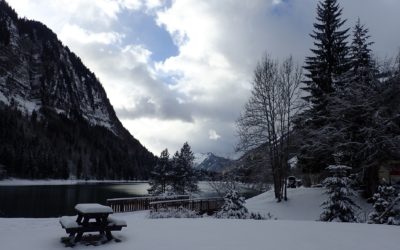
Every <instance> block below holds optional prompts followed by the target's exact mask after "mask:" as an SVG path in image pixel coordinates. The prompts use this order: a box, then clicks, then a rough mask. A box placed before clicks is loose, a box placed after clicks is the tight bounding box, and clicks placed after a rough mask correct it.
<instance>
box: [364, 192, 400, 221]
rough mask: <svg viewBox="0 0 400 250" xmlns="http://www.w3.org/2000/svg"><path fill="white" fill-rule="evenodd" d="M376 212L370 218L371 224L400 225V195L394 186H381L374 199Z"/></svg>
mask: <svg viewBox="0 0 400 250" xmlns="http://www.w3.org/2000/svg"><path fill="white" fill-rule="evenodd" d="M372 200H373V201H374V209H375V211H373V212H371V213H370V214H369V215H368V217H369V221H368V223H371V224H389V225H400V211H398V210H397V211H396V209H398V208H396V205H397V204H398V203H399V200H400V194H399V193H398V192H397V191H396V189H395V188H394V187H393V186H389V185H380V186H378V191H377V192H376V193H375V194H374V196H373V197H372Z"/></svg>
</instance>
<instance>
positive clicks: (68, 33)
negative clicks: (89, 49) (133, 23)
mask: <svg viewBox="0 0 400 250" xmlns="http://www.w3.org/2000/svg"><path fill="white" fill-rule="evenodd" d="M59 36H60V38H61V39H62V40H64V41H69V42H72V41H74V42H80V43H83V44H89V43H103V44H116V43H120V42H121V40H122V38H123V37H124V35H123V34H120V33H117V32H91V31H89V30H85V29H83V28H81V27H79V26H77V25H70V24H66V25H64V26H63V28H62V30H61V32H60V33H59Z"/></svg>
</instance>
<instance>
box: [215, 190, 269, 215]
mask: <svg viewBox="0 0 400 250" xmlns="http://www.w3.org/2000/svg"><path fill="white" fill-rule="evenodd" d="M224 200H225V202H224V205H223V206H222V208H221V210H220V211H218V212H217V213H216V214H215V217H216V218H219V219H253V220H266V219H271V218H272V215H271V214H269V213H268V214H267V216H266V217H265V216H263V215H261V214H259V213H249V211H248V210H247V208H246V207H245V206H244V204H245V200H244V198H243V197H241V196H240V195H239V193H238V191H236V190H235V189H230V190H228V192H227V193H226V195H225V197H224Z"/></svg>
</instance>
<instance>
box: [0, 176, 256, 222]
mask: <svg viewBox="0 0 400 250" xmlns="http://www.w3.org/2000/svg"><path fill="white" fill-rule="evenodd" d="M148 188H149V184H148V183H147V182H129V183H123V182H117V183H87V184H85V183H83V184H74V185H33V186H0V217H27V218H46V217H59V216H62V215H74V214H76V212H75V211H74V206H75V205H76V204H77V203H101V204H105V203H106V200H107V199H110V198H124V197H137V196H144V195H148V192H147V189H148ZM199 188H200V193H199V194H198V195H199V196H200V197H211V196H216V193H215V192H214V191H213V190H212V189H211V188H210V186H209V185H208V183H207V182H200V183H199ZM242 193H243V195H244V196H245V197H246V198H248V197H251V196H253V195H255V194H256V193H255V192H254V191H251V190H247V189H244V190H243V192H242Z"/></svg>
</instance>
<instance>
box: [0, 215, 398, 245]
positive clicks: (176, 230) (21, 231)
mask: <svg viewBox="0 0 400 250" xmlns="http://www.w3.org/2000/svg"><path fill="white" fill-rule="evenodd" d="M146 214H147V212H141V213H126V214H116V215H115V216H116V217H118V218H120V219H123V220H125V221H126V222H127V223H128V227H127V228H125V229H123V230H122V231H121V232H117V233H114V235H115V236H116V237H118V238H119V239H121V242H119V243H116V242H109V243H107V244H104V245H100V246H96V247H93V246H85V245H83V244H78V245H77V246H76V247H75V248H74V249H112V250H132V249H135V250H172V249H173V250H180V249H182V250H187V249H190V250H204V249H216V250H225V249H226V250H245V249H251V250H257V249H260V250H265V249H281V250H286V249H287V250H293V249H307V250H321V249H324V250H342V249H343V250H345V249H346V250H348V249H352V250H353V249H355V250H356V249H360V250H361V249H362V250H376V249H380V250H393V249H397V248H398V246H399V244H400V239H399V237H398V236H399V234H400V227H396V226H383V225H368V224H351V223H324V222H313V221H280V220H276V221H275V220H266V221H265V220H264V221H255V220H222V219H213V218H202V219H147V218H146ZM65 236H67V235H66V233H65V231H64V230H62V229H61V226H60V225H59V223H58V219H57V218H49V219H4V218H0V242H1V243H0V244H1V249H6V250H21V249H26V250H57V249H59V250H65V247H64V245H63V244H62V243H61V242H60V238H61V237H65Z"/></svg>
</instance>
